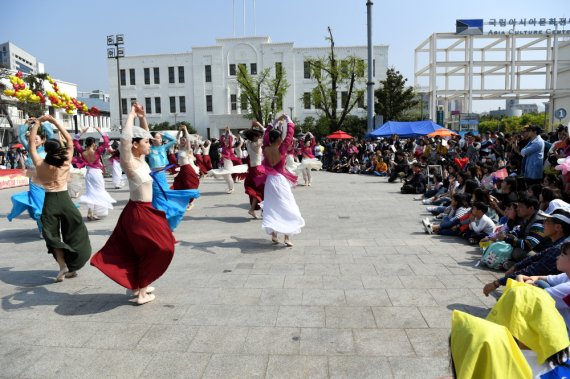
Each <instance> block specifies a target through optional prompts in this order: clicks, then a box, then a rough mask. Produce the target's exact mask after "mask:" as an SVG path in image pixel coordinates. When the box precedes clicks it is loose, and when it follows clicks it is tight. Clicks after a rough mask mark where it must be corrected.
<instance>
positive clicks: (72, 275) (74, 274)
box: [65, 271, 77, 279]
mask: <svg viewBox="0 0 570 379" xmlns="http://www.w3.org/2000/svg"><path fill="white" fill-rule="evenodd" d="M73 278H77V271H70V272H68V273H66V274H65V279H73Z"/></svg>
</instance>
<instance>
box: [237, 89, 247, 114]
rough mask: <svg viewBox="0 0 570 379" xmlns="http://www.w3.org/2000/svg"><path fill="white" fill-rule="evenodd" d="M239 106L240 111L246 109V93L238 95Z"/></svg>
mask: <svg viewBox="0 0 570 379" xmlns="http://www.w3.org/2000/svg"><path fill="white" fill-rule="evenodd" d="M239 100H240V108H241V110H242V111H246V110H247V105H248V104H247V95H246V94H245V93H242V94H241V96H240V99H239Z"/></svg>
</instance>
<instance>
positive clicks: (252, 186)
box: [243, 120, 265, 219]
mask: <svg viewBox="0 0 570 379" xmlns="http://www.w3.org/2000/svg"><path fill="white" fill-rule="evenodd" d="M264 132H265V128H264V127H263V126H262V125H261V124H260V123H259V122H258V121H255V120H254V121H252V122H251V128H250V129H248V130H246V131H244V132H243V135H244V137H245V140H246V141H245V147H246V149H247V154H248V157H249V168H248V170H247V176H246V178H245V181H244V183H243V186H244V188H245V193H246V194H247V195H248V196H249V205H250V207H249V211H248V212H247V213H249V215H250V216H251V217H253V218H255V219H256V218H257V215H256V214H255V211H256V210H258V209H260V207H259V204H260V203H261V202H262V201H263V192H264V186H265V170H264V169H263V165H262V164H261V159H262V158H263V155H262V154H263V153H262V150H261V147H262V144H263V133H264Z"/></svg>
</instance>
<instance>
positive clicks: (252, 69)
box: [249, 63, 257, 75]
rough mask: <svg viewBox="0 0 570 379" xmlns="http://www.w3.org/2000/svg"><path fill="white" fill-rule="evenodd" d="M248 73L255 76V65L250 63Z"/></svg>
mask: <svg viewBox="0 0 570 379" xmlns="http://www.w3.org/2000/svg"><path fill="white" fill-rule="evenodd" d="M249 71H250V72H251V75H257V63H250V65H249Z"/></svg>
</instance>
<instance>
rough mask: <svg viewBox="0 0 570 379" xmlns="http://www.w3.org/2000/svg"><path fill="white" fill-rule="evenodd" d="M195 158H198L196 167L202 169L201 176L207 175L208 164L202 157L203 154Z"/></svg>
mask: <svg viewBox="0 0 570 379" xmlns="http://www.w3.org/2000/svg"><path fill="white" fill-rule="evenodd" d="M194 156H195V157H196V166H198V168H199V169H200V174H201V175H206V173H207V172H208V171H209V170H208V168H207V167H206V164H205V163H204V157H203V156H202V154H195V155H194Z"/></svg>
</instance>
